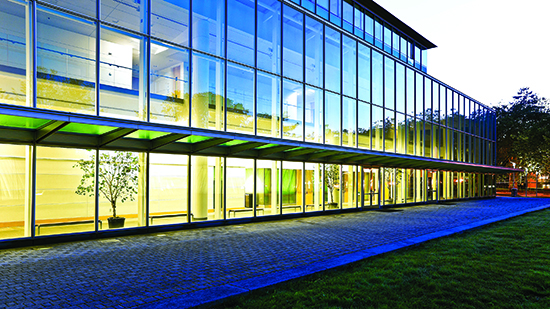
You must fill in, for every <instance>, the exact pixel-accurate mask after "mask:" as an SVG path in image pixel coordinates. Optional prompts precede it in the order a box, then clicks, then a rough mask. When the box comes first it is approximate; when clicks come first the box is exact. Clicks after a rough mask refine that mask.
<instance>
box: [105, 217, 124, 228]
mask: <svg viewBox="0 0 550 309" xmlns="http://www.w3.org/2000/svg"><path fill="white" fill-rule="evenodd" d="M124 220H126V218H124V217H110V218H107V221H108V222H109V228H110V229H116V228H120V227H124Z"/></svg>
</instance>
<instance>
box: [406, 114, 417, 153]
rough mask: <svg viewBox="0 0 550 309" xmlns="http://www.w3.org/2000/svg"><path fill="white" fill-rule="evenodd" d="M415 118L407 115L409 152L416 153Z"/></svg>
mask: <svg viewBox="0 0 550 309" xmlns="http://www.w3.org/2000/svg"><path fill="white" fill-rule="evenodd" d="M414 122H415V121H414V118H413V117H410V116H407V154H409V155H414V154H415V140H414V138H415V123H414Z"/></svg>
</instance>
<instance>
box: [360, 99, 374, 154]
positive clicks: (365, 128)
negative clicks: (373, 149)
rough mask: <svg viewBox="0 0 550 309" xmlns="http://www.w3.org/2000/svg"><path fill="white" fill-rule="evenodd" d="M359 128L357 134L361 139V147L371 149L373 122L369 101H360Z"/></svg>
mask: <svg viewBox="0 0 550 309" xmlns="http://www.w3.org/2000/svg"><path fill="white" fill-rule="evenodd" d="M358 107H359V108H358V111H357V113H358V119H359V122H358V125H357V126H358V128H357V134H358V139H359V148H365V149H370V142H371V141H370V139H371V123H370V108H371V105H370V104H369V103H365V102H361V101H359V103H358Z"/></svg>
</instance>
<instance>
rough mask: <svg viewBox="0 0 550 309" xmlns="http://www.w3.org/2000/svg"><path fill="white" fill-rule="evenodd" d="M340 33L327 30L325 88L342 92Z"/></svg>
mask: <svg viewBox="0 0 550 309" xmlns="http://www.w3.org/2000/svg"><path fill="white" fill-rule="evenodd" d="M341 51H342V48H341V47H340V32H338V31H336V30H333V29H332V28H330V27H326V28H325V55H328V57H326V59H325V88H326V89H329V90H332V91H334V92H340V74H341V73H342V72H341V69H340V68H341V67H340V53H341Z"/></svg>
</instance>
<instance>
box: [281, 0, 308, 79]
mask: <svg viewBox="0 0 550 309" xmlns="http://www.w3.org/2000/svg"><path fill="white" fill-rule="evenodd" d="M303 22H304V15H303V14H302V13H301V12H298V11H296V10H295V9H293V8H291V7H289V6H286V5H285V6H284V8H283V33H284V35H283V75H284V76H286V77H289V78H292V79H295V80H298V81H303V79H304V74H303V73H304V72H303V52H304V46H303V29H302V25H303Z"/></svg>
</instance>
